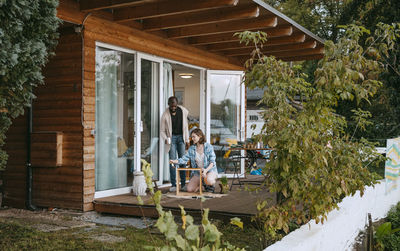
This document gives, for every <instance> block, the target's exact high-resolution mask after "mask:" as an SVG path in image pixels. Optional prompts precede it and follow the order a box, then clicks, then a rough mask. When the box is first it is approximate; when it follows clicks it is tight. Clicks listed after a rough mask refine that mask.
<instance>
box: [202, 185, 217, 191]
mask: <svg viewBox="0 0 400 251" xmlns="http://www.w3.org/2000/svg"><path fill="white" fill-rule="evenodd" d="M204 191H205V192H207V193H214V191H215V186H208V185H205V186H204Z"/></svg>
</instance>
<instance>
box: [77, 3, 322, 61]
mask: <svg viewBox="0 0 400 251" xmlns="http://www.w3.org/2000/svg"><path fill="white" fill-rule="evenodd" d="M79 6H80V9H81V11H82V12H92V13H93V12H103V13H106V14H107V15H111V16H112V19H113V21H114V22H117V23H120V24H124V25H127V26H131V27H135V28H137V29H141V30H143V31H146V32H149V33H152V34H156V35H158V36H161V37H163V38H166V39H171V40H175V41H177V42H180V43H184V44H189V45H192V46H195V47H198V48H200V49H203V50H207V51H210V52H213V53H216V54H219V55H224V56H226V57H231V58H236V59H238V60H239V62H243V61H244V60H245V59H247V58H249V55H250V53H251V51H252V49H253V47H252V46H246V45H245V44H240V43H239V39H238V38H237V36H234V35H233V34H234V33H236V32H241V31H245V30H250V31H259V30H260V31H264V32H266V33H267V35H268V41H267V43H266V44H265V45H264V47H263V49H262V51H263V52H264V53H265V54H266V55H273V56H275V57H277V58H279V59H282V60H284V61H299V60H308V59H319V58H322V56H323V53H324V51H323V42H324V41H323V40H322V39H320V38H318V37H317V36H315V35H314V34H312V33H311V32H310V31H308V30H306V29H305V28H304V27H302V26H300V25H299V24H297V23H296V22H294V21H293V20H291V19H290V18H288V17H286V16H285V15H283V14H282V13H280V12H278V11H277V10H275V9H273V8H272V7H271V6H269V5H267V4H265V3H264V2H263V1H262V0H196V1H191V0H79Z"/></svg>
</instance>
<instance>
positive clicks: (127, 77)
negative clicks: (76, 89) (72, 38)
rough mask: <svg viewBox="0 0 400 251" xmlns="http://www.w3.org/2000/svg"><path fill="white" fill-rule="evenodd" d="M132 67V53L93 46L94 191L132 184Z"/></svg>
mask: <svg viewBox="0 0 400 251" xmlns="http://www.w3.org/2000/svg"><path fill="white" fill-rule="evenodd" d="M134 69H135V68H134V55H132V54H129V53H124V52H120V51H116V50H113V49H108V48H103V47H97V48H96V80H95V82H96V114H95V116H96V118H95V120H96V125H95V126H96V127H95V128H96V130H95V132H96V133H95V189H96V192H98V191H105V190H110V189H117V188H123V187H127V186H130V184H131V183H132V178H133V177H132V171H133V169H134V167H133V165H134V161H133V152H134V138H133V137H134V132H133V131H134V126H133V120H134Z"/></svg>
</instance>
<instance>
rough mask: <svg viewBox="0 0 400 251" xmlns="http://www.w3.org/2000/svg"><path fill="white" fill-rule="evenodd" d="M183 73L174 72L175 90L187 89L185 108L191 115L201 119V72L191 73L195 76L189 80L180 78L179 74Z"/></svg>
mask: <svg viewBox="0 0 400 251" xmlns="http://www.w3.org/2000/svg"><path fill="white" fill-rule="evenodd" d="M181 72H182V71H174V78H175V83H174V85H175V86H174V87H175V89H176V88H184V89H185V92H184V101H183V106H184V107H185V108H187V109H188V110H189V115H191V116H194V117H196V118H200V71H198V70H196V71H193V72H192V71H191V73H193V74H194V76H193V78H188V79H184V78H181V77H179V73H181ZM185 72H188V71H185Z"/></svg>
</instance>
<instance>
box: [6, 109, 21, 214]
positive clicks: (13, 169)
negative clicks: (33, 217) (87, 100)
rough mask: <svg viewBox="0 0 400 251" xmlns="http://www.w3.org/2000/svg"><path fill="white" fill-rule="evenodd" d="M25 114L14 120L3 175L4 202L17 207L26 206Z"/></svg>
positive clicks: (8, 135)
mask: <svg viewBox="0 0 400 251" xmlns="http://www.w3.org/2000/svg"><path fill="white" fill-rule="evenodd" d="M24 114H25V115H23V116H19V117H18V118H16V119H14V120H13V123H12V125H11V127H10V129H9V130H8V132H7V138H6V145H5V148H4V149H5V151H6V152H7V154H8V162H7V166H6V170H5V171H4V177H3V183H4V186H3V188H4V197H3V203H2V204H3V205H5V206H12V207H17V208H24V207H25V198H26V167H25V165H26V157H27V156H26V135H27V133H26V131H27V128H26V119H27V118H26V111H25V113H24Z"/></svg>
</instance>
